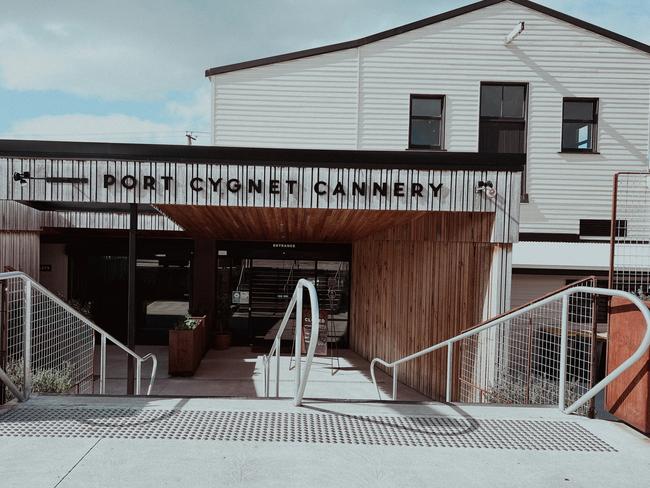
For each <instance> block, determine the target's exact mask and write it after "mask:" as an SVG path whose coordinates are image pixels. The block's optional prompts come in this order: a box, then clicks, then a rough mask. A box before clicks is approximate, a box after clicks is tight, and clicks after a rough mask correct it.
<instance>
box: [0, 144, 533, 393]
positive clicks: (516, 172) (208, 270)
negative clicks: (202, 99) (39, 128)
mask: <svg viewBox="0 0 650 488" xmlns="http://www.w3.org/2000/svg"><path fill="white" fill-rule="evenodd" d="M0 158H1V160H2V161H3V162H4V163H5V165H6V167H7V172H5V173H2V174H0V199H6V200H13V201H14V202H20V209H21V211H24V212H26V213H27V214H29V215H28V217H29V218H26V219H22V220H21V219H16V221H15V222H14V223H13V224H12V225H15V226H16V228H20V226H21V225H23V224H21V223H20V222H21V221H22V222H28V223H33V228H30V229H29V230H30V232H33V233H37V235H38V233H43V235H46V234H49V235H52V234H58V235H59V238H60V239H63V240H65V239H67V238H68V234H69V233H77V234H83V233H84V232H92V230H91V228H100V229H102V230H103V231H104V232H122V233H124V232H126V231H128V236H129V240H128V255H127V256H124V258H125V260H124V265H125V270H126V269H127V268H128V280H127V284H126V286H124V287H117V288H116V289H117V290H121V291H122V292H123V295H124V300H125V303H128V312H129V313H128V316H127V317H123V319H122V324H128V328H127V332H128V333H127V334H125V336H126V342H127V344H128V345H129V347H132V348H133V347H135V344H136V338H137V337H138V335H137V332H138V328H139V326H140V324H139V323H138V314H142V312H143V310H142V307H139V305H138V304H140V305H141V302H139V301H138V299H137V297H138V293H141V292H142V287H140V291H138V286H137V285H138V282H137V278H136V277H137V275H138V272H139V268H138V266H140V265H143V266H144V265H145V264H147V263H140V262H139V256H138V252H139V251H138V249H139V248H138V242H141V241H142V239H145V238H147V236H151V235H152V233H153V234H155V236H156V237H167V238H169V237H174V238H180V239H183V240H184V241H185V242H186V243H190V244H191V246H190V247H191V249H190V251H189V252H190V256H189V259H188V258H187V256H186V255H185V254H184V255H183V256H182V260H181V259H180V258H179V259H175V258H174V257H171V258H170V256H168V253H167V252H166V251H153V252H152V254H153V256H151V255H149V256H147V260H148V261H149V264H150V265H151V266H152V267H153V266H156V267H165V265H161V263H163V262H164V263H167V264H169V265H170V266H182V267H183V268H184V269H185V270H186V271H187V273H186V274H183V276H185V278H182V279H187V281H188V282H189V283H187V287H186V294H187V295H188V296H187V299H188V300H187V301H188V303H187V310H188V312H189V313H190V314H191V315H194V316H205V317H206V318H205V323H206V326H207V327H206V330H207V331H206V333H205V337H204V339H202V340H205V341H207V342H208V343H211V340H212V337H213V335H214V334H215V333H217V332H223V329H224V325H225V328H226V329H228V330H229V331H231V332H232V338H233V340H234V343H235V345H239V344H245V345H246V346H249V347H250V346H252V347H253V349H256V348H257V349H259V352H261V351H262V350H264V349H266V348H267V347H268V343H267V342H266V341H267V337H266V336H267V334H268V333H269V332H270V331H272V330H273V327H275V325H276V323H277V321H278V319H279V316H280V315H281V309H282V306H281V305H282V303H281V302H282V301H283V300H285V299H286V298H287V295H290V294H292V293H293V290H291V289H290V288H291V287H292V285H293V283H292V274H296V270H298V269H300V271H301V272H302V271H305V270H306V269H307V268H310V266H311V267H313V273H311V271H310V273H311V274H310V275H308V276H305V278H306V279H308V280H310V281H312V283H313V284H314V286H315V287H316V288H319V287H320V289H319V290H318V291H317V293H318V301H319V302H321V303H320V305H321V309H327V308H328V306H329V308H330V310H329V311H328V320H329V321H338V322H339V325H340V327H339V326H335V327H333V331H334V332H333V334H334V335H335V336H337V335H339V333H340V337H337V340H336V342H337V343H338V344H339V345H340V346H341V347H349V349H350V350H351V351H353V352H354V354H357V355H359V356H360V357H361V358H362V359H364V360H370V359H372V358H373V357H376V356H380V357H383V358H387V359H389V360H390V358H397V357H400V356H403V355H405V354H409V353H411V352H413V351H416V350H419V349H422V348H424V347H427V346H429V345H430V344H432V343H435V342H438V341H440V340H444V339H446V338H448V337H451V336H453V335H454V334H457V333H458V332H459V331H461V330H463V329H465V328H467V327H470V326H472V325H474V324H476V323H478V322H479V321H480V320H482V319H485V318H488V317H491V316H494V315H497V314H499V313H501V312H503V311H505V310H506V309H507V308H508V305H509V297H510V274H511V249H512V242H514V241H516V239H517V236H518V218H519V199H520V183H521V170H522V168H523V163H524V161H525V155H508V154H505V155H504V154H474V153H420V152H398V151H393V152H368V151H319V150H284V149H252V148H219V147H186V146H141V145H120V144H105V145H104V144H85V143H48V142H35V141H4V142H1V143H0ZM25 205H28V206H29V207H31V208H28V207H25ZM24 209H27V210H24ZM142 210H146V212H147V213H146V214H145V213H143V212H142ZM30 225H31V224H30ZM124 237H125V235H124V234H122V238H123V239H124ZM154 240H155V239H154ZM125 243H126V241H125ZM86 247H87V248H88V247H90V246H86ZM173 247H175V246H171V247H169V249H172V248H173ZM176 247H178V246H176ZM181 247H183V246H181ZM185 250H186V249H185ZM90 251H91V250H89V252H90ZM183 252H185V251H183ZM181 261H182V263H181ZM301 261H302V262H303V263H302V264H300V263H301ZM290 263H291V264H290ZM295 263H298V265H296V264H295ZM149 264H147V265H149ZM303 264H304V265H305V266H303ZM269 270H270V271H271V272H272V273H275V275H276V279H275V282H274V283H272V285H271V287H270V289H269V290H266V292H268V293H270V297H271V298H273V300H266V302H267V303H266V304H265V306H268V307H270V308H268V309H267V310H266V311H264V312H263V311H262V310H261V309H255V304H256V303H257V304H258V305H259V304H260V303H262V302H263V300H260V297H262V291H261V289H257V290H256V289H255V288H254V285H255V283H254V279H255V275H257V276H258V277H261V276H262V275H264V274H265V273H266V274H267V275H268V272H269ZM292 270H293V271H292ZM247 273H248V275H247ZM181 274H182V273H180V274H179V276H181ZM226 276H227V279H226ZM154 279H155V278H154ZM246 281H248V289H245V286H244V284H245V283H246ZM154 284H156V282H154V281H152V286H151V287H150V288H151V289H153V288H154ZM127 290H128V293H127ZM147 291H148V290H147ZM245 292H247V293H248V297H247V300H248V302H247V301H246V299H244V295H245ZM330 292H332V293H333V296H332V297H330ZM256 295H257V296H256ZM151 298H152V299H155V297H151ZM267 298H269V296H268V295H267ZM330 298H332V301H333V302H334V303H328V302H329V300H330ZM256 299H257V300H256ZM161 300H162V301H164V299H163V298H161ZM172 301H173V300H172ZM270 301H273V302H274V303H272V304H271V303H269V302H270ZM159 305H160V304H159ZM154 308H156V310H163V309H165V307H164V306H157V307H154ZM226 310H227V311H228V312H232V317H230V316H228V317H224V315H230V314H225V313H224V312H225V311H226ZM264 314H267V317H264V316H263V315H264ZM246 315H247V317H246ZM244 318H246V320H247V321H248V322H247V325H246V326H245V327H244V329H245V330H246V333H242V334H239V335H237V334H236V333H235V330H236V329H237V324H236V323H235V321H236V320H239V319H242V320H243V319H244ZM265 318H267V319H268V320H267V321H266V322H264V320H262V319H265ZM253 319H254V320H253ZM262 322H264V323H262ZM141 337H142V336H141ZM330 339H331V337H328V339H327V341H328V342H334V341H330ZM255 352H257V351H255ZM330 352H331V351H330ZM208 354H209V355H211V354H216V355H217V357H218V355H219V354H221V355H222V357H226V356H227V354H228V352H220V351H215V352H212V351H210V352H209V353H208ZM247 354H248V352H247ZM481 354H487V355H489V354H490V351H482V352H481ZM330 355H331V354H330ZM477 364H479V365H480V361H478V362H477ZM454 367H455V366H454ZM445 370H446V361H445V358H444V357H443V353H441V354H440V355H439V354H432V355H430V356H428V357H427V358H424V359H422V360H418V361H415V362H413V363H410V364H409V365H408V366H406V367H404V368H402V369H400V371H399V380H400V381H401V382H402V383H404V384H405V385H407V386H411V387H413V388H415V389H416V390H418V391H419V392H421V393H422V394H423V395H425V396H427V397H431V398H434V399H439V398H442V397H443V396H444V389H445V384H444V383H445V380H444V378H445ZM477 374H478V372H477ZM333 376H334V377H336V375H333ZM130 378H131V376H129V383H130ZM307 394H308V392H307ZM373 396H374V395H373Z"/></svg>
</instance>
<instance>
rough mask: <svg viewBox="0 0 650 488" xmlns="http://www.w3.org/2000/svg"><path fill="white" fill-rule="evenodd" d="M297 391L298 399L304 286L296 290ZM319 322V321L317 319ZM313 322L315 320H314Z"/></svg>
mask: <svg viewBox="0 0 650 488" xmlns="http://www.w3.org/2000/svg"><path fill="white" fill-rule="evenodd" d="M296 293H297V294H298V295H297V297H296V390H295V397H296V398H297V397H298V393H299V391H300V370H301V369H302V368H301V365H300V359H301V357H302V286H299V287H298V289H297V290H296ZM316 320H318V319H316ZM312 322H313V318H312Z"/></svg>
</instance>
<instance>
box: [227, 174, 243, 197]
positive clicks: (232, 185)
mask: <svg viewBox="0 0 650 488" xmlns="http://www.w3.org/2000/svg"><path fill="white" fill-rule="evenodd" d="M227 186H228V191H229V192H231V193H237V192H238V191H239V190H240V189H241V183H240V182H239V180H238V179H237V178H232V179H230V180H228V183H227Z"/></svg>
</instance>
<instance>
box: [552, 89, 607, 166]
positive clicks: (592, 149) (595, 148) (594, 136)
mask: <svg viewBox="0 0 650 488" xmlns="http://www.w3.org/2000/svg"><path fill="white" fill-rule="evenodd" d="M566 102H592V103H593V105H594V106H593V112H592V117H593V120H585V119H567V118H566V117H565V105H566ZM599 109H600V98H593V97H564V98H562V133H561V136H560V137H561V142H560V152H563V153H578V154H580V153H583V154H596V153H598V115H599V111H600V110H599ZM565 123H570V124H580V123H582V124H592V128H591V139H592V140H591V147H590V148H588V149H580V148H576V147H565V146H564V124H565Z"/></svg>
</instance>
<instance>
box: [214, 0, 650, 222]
mask: <svg viewBox="0 0 650 488" xmlns="http://www.w3.org/2000/svg"><path fill="white" fill-rule="evenodd" d="M520 21H524V22H525V30H524V32H523V33H522V34H521V35H520V36H519V37H517V39H516V40H515V41H514V42H512V43H511V44H509V45H508V46H505V45H504V42H503V41H504V38H505V36H506V35H507V34H508V33H509V32H510V31H511V30H512V29H513V28H514V27H515V26H516V25H517V23H518V22H520ZM211 80H212V84H213V89H214V143H215V144H217V145H238V146H258V147H262V146H270V147H289V148H299V147H308V148H332V147H336V148H351V147H356V148H358V149H380V150H399V149H406V147H407V144H408V125H409V121H408V119H409V95H410V94H411V93H415V94H417V93H420V94H441V95H445V97H446V100H445V103H446V110H445V149H447V150H448V151H477V150H478V118H479V92H480V82H481V81H505V82H508V81H510V82H525V83H528V84H529V96H528V107H529V115H528V140H527V153H528V164H527V188H526V191H527V193H528V194H529V196H530V202H529V203H527V204H523V205H522V209H521V212H522V216H521V218H522V221H521V231H522V232H556V233H577V232H578V224H579V219H581V218H584V219H607V218H609V217H610V212H611V210H610V209H611V207H610V206H611V189H612V178H613V174H614V173H615V172H617V171H639V170H647V168H648V138H649V135H648V120H649V119H650V112H649V110H650V55H648V54H647V53H644V52H642V51H640V50H637V49H634V48H632V47H629V46H626V45H623V44H620V43H618V42H616V41H614V40H611V39H608V38H605V37H603V36H600V35H598V34H596V33H593V32H590V31H587V30H584V29H582V28H579V27H577V26H575V25H572V24H569V23H567V22H564V21H561V20H558V19H555V18H553V17H549V16H546V15H544V14H542V13H540V12H537V11H535V10H531V9H528V8H526V7H523V6H521V5H518V4H515V3H511V2H503V3H499V4H496V5H492V6H489V7H485V8H482V9H479V10H477V11H474V12H471V13H467V14H465V15H462V16H459V17H455V18H452V19H449V20H446V21H443V22H439V23H436V24H433V25H429V26H426V27H423V28H420V29H417V30H414V31H410V32H407V33H404V34H400V35H397V36H394V37H391V38H387V39H384V40H381V41H377V42H375V43H372V44H367V45H364V46H361V47H359V48H354V49H349V50H345V51H340V52H334V53H328V54H322V55H318V56H313V57H310V58H305V59H298V60H294V61H286V62H281V63H277V64H274V65H269V66H261V67H257V68H252V69H245V70H242V71H236V72H231V73H225V74H220V75H215V76H212V77H211ZM357 81H358V85H357ZM310 94H317V96H314V97H313V98H312V97H311V95H310ZM325 94H327V96H322V95H325ZM247 97H252V98H250V99H246V98H247ZM563 97H597V98H599V99H600V116H599V127H598V151H599V153H600V154H561V153H560V152H559V151H560V149H561V148H560V145H561V129H562V123H561V119H562V98H563ZM355 114H356V115H355ZM355 138H356V141H355Z"/></svg>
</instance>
